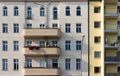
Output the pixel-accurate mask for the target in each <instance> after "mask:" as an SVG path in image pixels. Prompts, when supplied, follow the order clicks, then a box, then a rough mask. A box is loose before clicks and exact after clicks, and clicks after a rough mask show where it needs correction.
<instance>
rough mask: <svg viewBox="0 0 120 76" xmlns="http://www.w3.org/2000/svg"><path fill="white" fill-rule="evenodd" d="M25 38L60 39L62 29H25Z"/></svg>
mask: <svg viewBox="0 0 120 76" xmlns="http://www.w3.org/2000/svg"><path fill="white" fill-rule="evenodd" d="M24 37H25V38H60V29H47V28H44V29H24Z"/></svg>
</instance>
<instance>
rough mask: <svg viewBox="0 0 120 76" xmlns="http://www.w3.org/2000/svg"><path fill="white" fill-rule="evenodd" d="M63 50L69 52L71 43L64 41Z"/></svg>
mask: <svg viewBox="0 0 120 76" xmlns="http://www.w3.org/2000/svg"><path fill="white" fill-rule="evenodd" d="M65 50H71V41H68V40H67V41H65Z"/></svg>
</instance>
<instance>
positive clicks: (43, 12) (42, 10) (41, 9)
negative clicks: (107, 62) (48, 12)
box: [40, 7, 45, 16]
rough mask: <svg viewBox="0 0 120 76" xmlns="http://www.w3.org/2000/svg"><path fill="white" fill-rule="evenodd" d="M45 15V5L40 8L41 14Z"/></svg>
mask: <svg viewBox="0 0 120 76" xmlns="http://www.w3.org/2000/svg"><path fill="white" fill-rule="evenodd" d="M44 15H45V10H44V8H43V7H41V8H40V16H44Z"/></svg>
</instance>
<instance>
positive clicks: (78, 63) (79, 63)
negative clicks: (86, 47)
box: [76, 59, 81, 70]
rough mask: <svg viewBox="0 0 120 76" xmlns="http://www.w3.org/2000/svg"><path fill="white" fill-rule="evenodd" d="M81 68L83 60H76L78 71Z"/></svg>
mask: <svg viewBox="0 0 120 76" xmlns="http://www.w3.org/2000/svg"><path fill="white" fill-rule="evenodd" d="M80 67H81V59H76V70H80Z"/></svg>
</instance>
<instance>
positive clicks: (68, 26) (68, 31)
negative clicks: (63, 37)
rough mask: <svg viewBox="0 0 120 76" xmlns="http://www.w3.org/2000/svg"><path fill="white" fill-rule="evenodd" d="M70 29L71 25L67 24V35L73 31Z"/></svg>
mask: <svg viewBox="0 0 120 76" xmlns="http://www.w3.org/2000/svg"><path fill="white" fill-rule="evenodd" d="M70 27H71V25H70V24H68V23H67V24H65V32H66V33H70V31H71V30H70Z"/></svg>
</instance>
